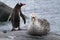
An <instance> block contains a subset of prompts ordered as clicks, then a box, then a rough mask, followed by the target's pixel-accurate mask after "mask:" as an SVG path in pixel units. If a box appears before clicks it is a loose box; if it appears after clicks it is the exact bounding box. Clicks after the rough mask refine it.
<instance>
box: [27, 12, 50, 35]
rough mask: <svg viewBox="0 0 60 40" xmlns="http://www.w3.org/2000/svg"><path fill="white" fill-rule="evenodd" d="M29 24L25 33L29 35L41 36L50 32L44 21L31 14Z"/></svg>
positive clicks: (46, 22) (47, 24) (47, 23)
mask: <svg viewBox="0 0 60 40" xmlns="http://www.w3.org/2000/svg"><path fill="white" fill-rule="evenodd" d="M30 20H31V21H30V24H29V25H28V28H27V33H28V34H30V35H34V36H35V35H36V36H42V35H46V34H48V33H49V31H50V24H49V22H48V21H47V20H46V19H39V18H37V17H36V15H35V14H34V13H33V14H32V15H31V18H30Z"/></svg>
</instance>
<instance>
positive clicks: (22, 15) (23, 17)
mask: <svg viewBox="0 0 60 40" xmlns="http://www.w3.org/2000/svg"><path fill="white" fill-rule="evenodd" d="M20 16H21V17H22V19H23V20H24V24H25V23H26V18H25V16H24V14H22V13H20Z"/></svg>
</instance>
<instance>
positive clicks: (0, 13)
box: [0, 2, 12, 22]
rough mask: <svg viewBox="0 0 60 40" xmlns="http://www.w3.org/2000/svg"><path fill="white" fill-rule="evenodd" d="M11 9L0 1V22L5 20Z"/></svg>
mask: <svg viewBox="0 0 60 40" xmlns="http://www.w3.org/2000/svg"><path fill="white" fill-rule="evenodd" d="M11 11H12V8H10V7H9V6H7V5H6V4H4V3H2V2H0V22H4V21H7V19H8V17H9V14H10V13H11Z"/></svg>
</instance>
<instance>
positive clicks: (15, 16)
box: [8, 3, 26, 31]
mask: <svg viewBox="0 0 60 40" xmlns="http://www.w3.org/2000/svg"><path fill="white" fill-rule="evenodd" d="M24 5H25V4H22V3H20V4H19V3H17V4H16V6H15V7H14V9H13V10H12V13H11V14H10V16H9V18H8V20H11V23H12V26H13V28H12V31H14V30H15V28H18V30H20V16H21V17H22V19H23V21H24V24H25V23H26V19H25V16H24V14H22V12H21V7H22V6H24ZM19 12H20V13H19Z"/></svg>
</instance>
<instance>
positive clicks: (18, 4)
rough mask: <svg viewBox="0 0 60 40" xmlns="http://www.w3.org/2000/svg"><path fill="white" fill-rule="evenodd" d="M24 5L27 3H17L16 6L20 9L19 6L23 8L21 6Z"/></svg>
mask: <svg viewBox="0 0 60 40" xmlns="http://www.w3.org/2000/svg"><path fill="white" fill-rule="evenodd" d="M24 5H26V4H23V3H17V4H16V6H15V7H16V8H18V9H19V8H21V7H22V6H24Z"/></svg>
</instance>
